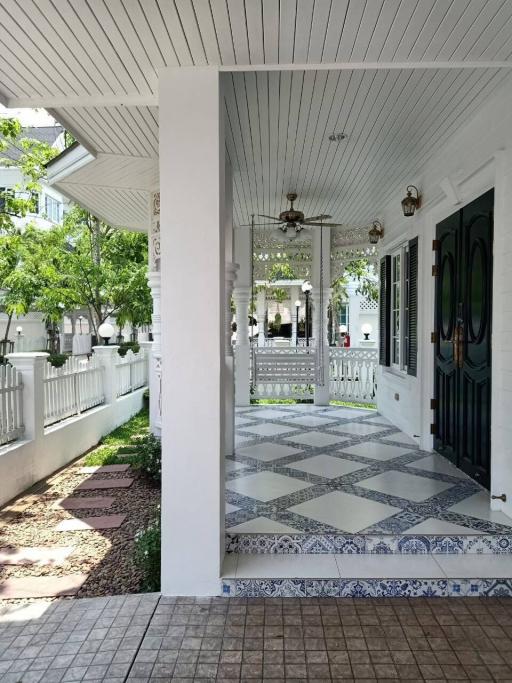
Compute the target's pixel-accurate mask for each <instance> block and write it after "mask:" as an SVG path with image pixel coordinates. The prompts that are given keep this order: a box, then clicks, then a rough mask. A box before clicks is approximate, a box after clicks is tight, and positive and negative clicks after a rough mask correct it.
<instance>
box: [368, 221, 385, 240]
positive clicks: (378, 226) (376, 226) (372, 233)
mask: <svg viewBox="0 0 512 683" xmlns="http://www.w3.org/2000/svg"><path fill="white" fill-rule="evenodd" d="M383 237H384V228H383V227H382V223H381V222H380V221H373V224H372V227H371V228H370V230H369V231H368V239H369V240H370V244H378V242H379V240H380V239H382V238H383Z"/></svg>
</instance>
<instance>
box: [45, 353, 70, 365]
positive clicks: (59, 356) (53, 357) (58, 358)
mask: <svg viewBox="0 0 512 683" xmlns="http://www.w3.org/2000/svg"><path fill="white" fill-rule="evenodd" d="M68 357H69V356H68V355H67V354H65V353H51V354H50V355H49V356H48V358H47V359H46V360H47V361H48V363H50V365H53V367H54V368H61V367H62V366H63V365H64V363H65V362H66V361H67V359H68Z"/></svg>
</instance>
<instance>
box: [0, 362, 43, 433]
mask: <svg viewBox="0 0 512 683" xmlns="http://www.w3.org/2000/svg"><path fill="white" fill-rule="evenodd" d="M48 355H49V354H48V353H44V352H42V351H32V352H27V353H10V354H8V356H7V358H8V359H9V363H11V365H13V366H14V367H15V368H16V370H19V371H20V372H21V377H22V381H23V394H22V396H23V398H22V400H23V424H24V426H25V432H24V435H23V438H25V439H32V440H34V441H36V440H37V439H39V438H42V437H43V436H44V387H43V371H44V364H45V363H46V362H47V361H46V359H47V357H48Z"/></svg>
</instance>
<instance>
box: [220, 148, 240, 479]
mask: <svg viewBox="0 0 512 683" xmlns="http://www.w3.org/2000/svg"><path fill="white" fill-rule="evenodd" d="M225 183H226V200H225V211H224V255H225V266H224V272H225V292H224V334H225V364H224V425H223V430H222V431H223V435H224V442H223V452H224V454H225V455H233V453H234V452H235V367H234V354H233V346H232V344H231V336H232V329H231V319H232V314H231V297H232V296H233V288H234V286H235V280H236V274H237V271H238V264H237V263H234V262H233V253H234V246H233V179H232V172H231V166H230V164H229V162H228V161H227V160H226V169H225ZM222 463H223V464H224V461H222ZM222 478H223V479H224V469H222Z"/></svg>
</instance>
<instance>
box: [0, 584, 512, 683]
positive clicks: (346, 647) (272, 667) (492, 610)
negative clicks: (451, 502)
mask: <svg viewBox="0 0 512 683" xmlns="http://www.w3.org/2000/svg"><path fill="white" fill-rule="evenodd" d="M396 679H402V680H409V681H428V680H436V681H456V680H472V681H475V680H495V681H496V680H512V600H510V599H505V598H488V599H479V598H460V599H458V600H453V599H447V600H445V599H442V598H437V599H436V598H434V599H427V598H425V599H423V598H417V599H412V600H407V599H389V600H386V599H379V600H368V599H360V600H352V599H329V598H327V599H323V600H320V599H315V598H308V599H293V598H288V599H282V600H281V599H276V598H274V599H268V600H263V599H256V598H254V599H251V598H249V599H235V598H232V599H228V598H211V599H210V598H205V599H201V598H164V597H160V596H159V595H158V594H144V595H128V596H116V597H106V598H90V599H81V600H63V599H62V600H55V601H53V602H40V601H38V602H33V603H31V604H28V605H20V604H18V605H8V606H4V607H3V608H1V609H0V683H36V682H37V681H42V682H43V683H54V682H60V681H62V682H70V681H96V682H97V683H99V682H100V681H102V682H103V683H107V682H108V683H121V682H123V681H131V682H133V683H136V682H138V683H148V682H149V681H155V682H159V683H164V682H168V681H175V680H176V681H212V680H218V681H220V680H222V681H240V680H251V681H263V680H272V681H284V680H295V681H306V680H309V681H316V682H320V681H331V680H357V681H362V680H365V681H376V680H379V681H380V680H396Z"/></svg>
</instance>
